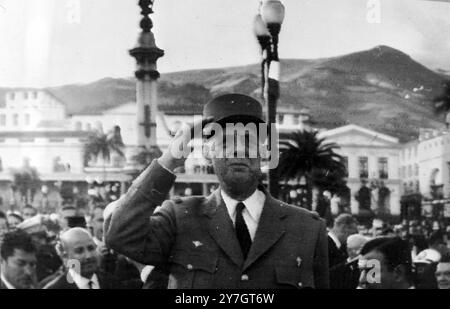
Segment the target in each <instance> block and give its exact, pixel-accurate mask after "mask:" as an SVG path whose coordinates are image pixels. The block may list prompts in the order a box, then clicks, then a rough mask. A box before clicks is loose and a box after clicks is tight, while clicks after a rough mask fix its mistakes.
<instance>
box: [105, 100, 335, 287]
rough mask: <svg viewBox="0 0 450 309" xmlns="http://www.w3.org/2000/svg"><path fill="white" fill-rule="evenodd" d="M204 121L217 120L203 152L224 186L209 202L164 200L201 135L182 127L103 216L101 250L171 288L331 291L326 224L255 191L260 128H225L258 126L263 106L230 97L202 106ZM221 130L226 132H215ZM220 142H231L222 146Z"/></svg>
mask: <svg viewBox="0 0 450 309" xmlns="http://www.w3.org/2000/svg"><path fill="white" fill-rule="evenodd" d="M203 117H204V120H206V121H211V120H213V121H214V122H213V123H211V125H208V126H207V128H206V129H208V128H209V129H211V128H213V131H215V135H214V136H213V137H210V138H209V139H208V141H207V143H205V144H206V145H207V146H209V147H205V148H204V153H205V155H206V157H207V159H208V160H211V162H212V165H213V167H214V171H215V174H216V175H217V177H218V179H219V183H220V188H219V189H217V190H216V191H215V192H213V193H212V194H211V195H210V196H208V197H204V196H191V197H185V198H178V199H174V200H166V201H164V200H165V198H166V196H167V194H168V192H169V190H170V189H171V187H172V186H173V184H174V181H175V178H176V176H175V174H174V173H173V170H174V169H175V168H177V167H179V166H182V165H183V164H184V160H185V158H186V155H187V154H188V153H189V151H186V149H187V147H188V146H187V144H188V142H189V141H190V140H191V138H192V133H191V130H193V131H194V133H195V132H196V130H198V129H199V130H200V132H202V123H200V122H196V124H195V125H193V126H191V127H188V126H183V127H181V128H180V129H179V130H178V132H177V133H176V135H175V137H174V138H173V140H172V141H171V144H170V145H169V147H168V149H167V150H166V151H165V152H164V153H163V154H162V156H161V157H160V158H159V159H157V160H154V161H153V162H152V163H151V164H150V166H149V167H148V168H147V169H146V170H145V171H144V172H143V173H142V174H141V175H140V176H139V177H138V178H137V179H136V180H135V181H134V182H133V185H132V186H131V188H130V189H129V191H128V192H127V194H126V195H125V196H124V197H122V198H121V199H120V200H118V201H117V202H115V203H114V207H115V210H114V211H113V213H112V216H109V217H108V218H106V220H105V237H106V244H107V245H108V246H110V247H111V248H112V249H114V250H116V251H118V252H120V253H122V254H124V255H125V256H128V257H129V258H131V259H133V260H135V261H137V262H139V263H142V264H145V265H154V266H155V267H161V269H168V272H169V279H168V287H169V288H224V289H228V288H240V289H246V288H250V289H254V288H273V289H277V288H302V287H305V288H308V287H309V288H328V286H329V284H328V280H329V278H328V276H329V275H328V250H327V239H326V228H325V223H324V221H323V220H322V219H320V218H319V216H317V215H314V214H312V213H311V212H309V211H307V210H305V209H302V208H299V207H294V206H291V205H288V204H286V203H283V202H281V201H279V200H277V199H275V198H274V197H272V196H271V195H270V194H269V193H268V192H266V191H265V190H264V188H263V187H262V186H260V183H261V176H262V174H261V157H262V153H261V152H260V151H258V153H257V155H254V156H252V155H251V153H252V152H253V151H252V149H251V147H253V146H255V144H256V145H257V146H258V145H259V142H258V139H259V138H260V137H261V135H259V137H257V138H256V139H255V138H254V137H255V135H257V134H258V133H259V134H261V133H262V132H261V130H259V131H257V132H255V130H251V129H249V130H248V131H247V132H246V133H245V134H243V135H239V134H238V136H236V131H233V130H230V129H228V130H225V128H226V124H231V127H232V126H233V125H234V124H236V123H241V124H242V125H249V126H248V127H252V126H251V124H253V125H255V124H256V125H258V124H259V123H264V121H263V120H262V119H263V114H262V107H261V105H260V103H259V102H258V101H256V100H255V99H253V98H251V97H248V96H245V95H240V94H226V95H222V96H219V97H217V98H215V99H213V100H212V101H211V102H209V103H208V104H206V105H205V107H204V110H203ZM203 124H204V122H203ZM256 125H255V126H253V128H256ZM262 126H263V125H262ZM262 126H260V128H261V127H262ZM183 128H184V129H183ZM222 129H224V130H225V131H226V134H218V132H220V131H222ZM197 132H198V131H197ZM210 132H211V131H210ZM222 132H223V131H222ZM200 134H201V133H200ZM225 136H227V138H228V137H231V140H232V141H233V142H234V143H228V142H227V143H226V144H227V145H226V147H225V148H222V147H221V145H223V144H224V143H223V142H224V137H225ZM204 142H205V140H204ZM230 144H231V145H234V146H235V147H236V148H231V147H230ZM180 146H184V147H180ZM180 149H182V150H180ZM236 149H237V150H238V151H236ZM239 149H241V150H242V149H244V150H245V154H244V155H243V151H241V152H240V151H239ZM253 150H254V149H253ZM259 150H261V149H259ZM223 151H225V155H223ZM220 154H222V155H220ZM272 155H278V154H272ZM159 205H161V206H160V207H158V206H159ZM111 207H113V205H111Z"/></svg>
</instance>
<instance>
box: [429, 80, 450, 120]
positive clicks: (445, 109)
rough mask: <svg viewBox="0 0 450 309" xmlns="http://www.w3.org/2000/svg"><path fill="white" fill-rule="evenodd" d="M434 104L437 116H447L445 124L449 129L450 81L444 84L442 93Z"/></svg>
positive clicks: (434, 100)
mask: <svg viewBox="0 0 450 309" xmlns="http://www.w3.org/2000/svg"><path fill="white" fill-rule="evenodd" d="M433 103H434V112H435V113H436V114H441V113H445V114H447V116H446V119H445V122H446V125H447V129H448V128H449V125H450V119H448V118H449V116H448V115H449V114H450V80H447V81H445V82H444V83H443V89H442V93H441V94H440V95H438V96H437V97H435V98H434V99H433Z"/></svg>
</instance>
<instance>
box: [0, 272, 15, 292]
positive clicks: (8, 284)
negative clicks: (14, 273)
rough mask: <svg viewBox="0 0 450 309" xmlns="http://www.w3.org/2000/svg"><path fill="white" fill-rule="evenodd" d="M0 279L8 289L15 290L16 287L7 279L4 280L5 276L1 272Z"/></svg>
mask: <svg viewBox="0 0 450 309" xmlns="http://www.w3.org/2000/svg"><path fill="white" fill-rule="evenodd" d="M1 280H2V281H3V284H4V285H5V286H6V288H7V289H8V290H15V289H16V288H15V287H14V286H13V285H12V284H11V283H9V281H8V280H6V278H5V276H4V275H3V273H2V274H1Z"/></svg>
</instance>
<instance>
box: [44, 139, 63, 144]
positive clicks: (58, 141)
mask: <svg viewBox="0 0 450 309" xmlns="http://www.w3.org/2000/svg"><path fill="white" fill-rule="evenodd" d="M48 141H49V142H50V143H64V138H49V139H48Z"/></svg>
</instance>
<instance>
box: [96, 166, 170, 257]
mask: <svg viewBox="0 0 450 309" xmlns="http://www.w3.org/2000/svg"><path fill="white" fill-rule="evenodd" d="M174 181H175V175H174V174H173V173H171V172H169V171H168V170H166V169H165V168H164V167H162V166H161V165H160V164H159V163H158V161H157V160H154V161H153V162H152V163H151V164H150V166H149V167H148V168H147V169H146V170H145V171H144V172H142V173H141V175H139V177H138V178H136V179H135V180H134V181H133V184H132V185H131V187H130V189H129V190H128V192H127V193H126V194H125V195H124V196H123V197H121V198H120V199H119V200H118V201H115V202H114V203H116V205H115V206H114V210H113V212H112V214H111V215H110V216H108V217H107V218H105V225H104V230H105V243H106V245H107V246H108V247H110V248H111V249H113V250H115V251H117V252H119V253H121V254H123V255H125V256H127V257H129V258H131V259H133V260H135V261H137V262H139V263H142V264H145V265H158V264H162V263H164V262H165V260H166V259H167V257H168V255H169V253H170V248H171V246H172V243H173V241H174V237H175V235H176V226H175V214H174V207H173V203H172V202H171V201H166V202H165V203H163V201H164V200H165V198H166V196H167V194H168V192H169V190H170V188H171V187H172V185H173V183H174ZM162 203H163V204H162ZM161 204H162V206H161V207H160V208H158V211H156V212H155V209H156V207H158V206H159V205H161Z"/></svg>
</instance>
